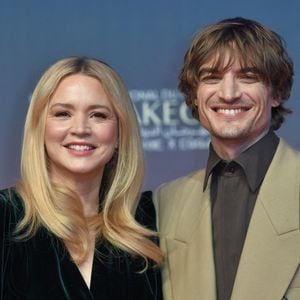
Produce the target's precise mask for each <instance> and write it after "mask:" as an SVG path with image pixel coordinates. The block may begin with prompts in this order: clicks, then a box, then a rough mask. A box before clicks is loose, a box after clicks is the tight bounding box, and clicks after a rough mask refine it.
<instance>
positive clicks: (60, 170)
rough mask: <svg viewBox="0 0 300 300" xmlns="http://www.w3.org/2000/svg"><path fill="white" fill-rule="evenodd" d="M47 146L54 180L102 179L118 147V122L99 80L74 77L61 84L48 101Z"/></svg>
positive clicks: (85, 76) (65, 79) (77, 75)
mask: <svg viewBox="0 0 300 300" xmlns="http://www.w3.org/2000/svg"><path fill="white" fill-rule="evenodd" d="M45 147H46V151H47V155H48V159H49V165H50V174H51V177H52V178H53V179H54V180H59V181H58V182H60V181H61V180H64V179H67V178H68V177H70V176H71V177H75V178H76V177H78V178H83V177H86V178H93V177H98V178H100V179H101V177H102V174H103V170H104V167H105V165H106V164H107V163H108V162H109V161H110V160H111V158H112V156H113V154H114V151H115V149H116V148H117V147H118V120H117V116H116V115H115V113H114V110H113V108H112V105H111V102H110V100H109V97H108V95H107V94H106V93H105V91H104V89H103V87H102V85H101V83H100V82H99V81H98V80H97V79H95V78H93V77H89V76H87V75H83V74H75V75H70V76H68V77H66V78H64V79H63V80H62V81H61V83H60V84H59V85H58V87H57V89H56V91H55V92H54V94H53V96H52V98H51V100H50V102H49V107H48V113H47V119H46V126H45Z"/></svg>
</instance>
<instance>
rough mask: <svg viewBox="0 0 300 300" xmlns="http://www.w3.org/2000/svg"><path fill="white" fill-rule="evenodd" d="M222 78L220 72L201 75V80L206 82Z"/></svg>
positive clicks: (214, 81)
mask: <svg viewBox="0 0 300 300" xmlns="http://www.w3.org/2000/svg"><path fill="white" fill-rule="evenodd" d="M221 79H222V76H221V75H218V74H208V75H203V76H201V77H200V81H202V82H205V83H216V82H218V81H219V80H221Z"/></svg>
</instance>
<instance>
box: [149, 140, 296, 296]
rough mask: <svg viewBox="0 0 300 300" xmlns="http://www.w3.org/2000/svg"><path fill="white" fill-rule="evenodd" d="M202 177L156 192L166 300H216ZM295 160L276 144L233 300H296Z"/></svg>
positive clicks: (191, 177)
mask: <svg viewBox="0 0 300 300" xmlns="http://www.w3.org/2000/svg"><path fill="white" fill-rule="evenodd" d="M204 175H205V170H200V171H198V172H195V173H192V174H190V175H188V176H186V177H183V178H180V179H177V180H175V181H172V182H170V183H167V184H165V185H162V186H161V187H160V188H158V189H157V191H156V192H155V195H154V201H155V205H156V209H157V212H158V223H159V224H158V228H159V232H160V238H161V242H160V243H161V248H162V250H163V251H164V252H165V253H166V259H165V263H164V265H163V291H164V297H165V298H164V300H197V299H203V300H215V299H216V288H215V270H214V259H213V245H212V227H211V206H210V199H209V190H210V189H209V186H208V188H207V189H206V191H205V192H203V181H204ZM299 202H300V153H299V152H297V151H295V150H293V149H292V148H290V147H289V146H288V145H287V144H286V143H285V142H284V141H283V140H280V143H279V146H278V149H277V151H276V153H275V156H274V158H273V160H272V163H271V165H270V167H269V169H268V171H267V174H266V176H265V179H264V181H263V183H262V186H261V188H260V191H259V194H258V197H257V200H256V205H255V208H254V211H253V215H252V218H251V221H250V224H249V228H248V233H247V237H246V240H245V244H244V249H243V252H242V255H241V259H240V263H239V267H238V271H237V275H236V279H235V283H234V287H233V292H232V297H231V299H232V300H254V299H255V300H280V299H290V300H300V267H299V262H300V231H299V222H300V220H299V210H300V206H299Z"/></svg>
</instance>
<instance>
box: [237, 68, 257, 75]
mask: <svg viewBox="0 0 300 300" xmlns="http://www.w3.org/2000/svg"><path fill="white" fill-rule="evenodd" d="M240 72H241V73H248V72H249V73H254V74H259V73H260V72H259V71H258V69H257V68H256V67H243V68H241V69H240Z"/></svg>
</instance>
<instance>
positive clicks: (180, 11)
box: [0, 0, 300, 189]
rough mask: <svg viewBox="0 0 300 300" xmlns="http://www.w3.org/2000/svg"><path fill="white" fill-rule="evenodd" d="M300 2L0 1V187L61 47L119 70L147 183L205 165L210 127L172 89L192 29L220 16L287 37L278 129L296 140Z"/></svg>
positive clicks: (13, 177) (12, 168) (9, 177)
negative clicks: (286, 77) (289, 68)
mask: <svg viewBox="0 0 300 300" xmlns="http://www.w3.org/2000/svg"><path fill="white" fill-rule="evenodd" d="M299 11H300V2H299V1H297V0H291V1H288V2H286V1H277V0H266V1H264V0H252V1H245V2H244V3H243V1H238V0H228V1H202V0H161V1H158V0H157V1H155V0H154V1H141V0H132V1H131V0H128V1H117V0H111V1H99V0H98V1H97V0H89V1H83V0H52V1H39V0H28V1H22V0H9V1H8V0H0V111H1V117H0V141H1V147H0V188H4V187H6V186H8V185H12V184H14V183H15V182H16V181H17V180H18V178H19V161H20V158H19V157H20V146H21V141H22V133H23V125H24V119H25V115H26V111H27V107H28V104H29V101H30V95H31V93H32V91H33V89H34V86H35V85H36V83H37V81H38V79H39V77H40V76H41V73H42V72H43V71H44V70H45V69H46V68H47V67H48V66H49V65H50V64H52V63H53V62H55V61H56V60H58V59H61V58H63V57H66V56H71V55H83V56H90V57H95V58H98V59H102V60H104V61H106V62H107V63H109V64H110V65H111V66H112V67H113V68H114V69H116V70H117V71H118V73H119V74H120V75H121V76H122V77H123V79H124V81H125V83H126V85H127V87H128V89H129V92H130V95H131V98H132V100H133V101H134V104H135V107H136V112H137V115H138V119H139V122H140V126H141V134H142V137H143V144H144V150H145V159H146V165H147V173H146V180H145V187H144V188H145V189H154V188H155V187H157V186H158V185H159V184H161V183H163V182H165V181H168V180H171V179H173V178H176V177H179V176H182V175H184V174H186V173H188V172H190V171H193V170H196V169H197V168H199V167H203V166H205V162H206V158H207V148H208V145H209V142H210V139H209V135H208V133H207V132H206V131H205V130H204V129H203V128H202V127H201V126H200V125H199V124H198V123H197V122H196V121H195V120H194V119H193V118H191V116H190V114H189V112H188V110H187V108H186V106H185V104H184V101H183V97H182V95H181V94H180V93H179V92H178V90H177V84H178V74H179V70H180V68H181V65H182V62H183V56H184V53H185V51H186V49H187V48H188V46H189V44H190V41H191V39H192V37H193V35H194V34H195V33H196V32H197V31H198V30H199V29H200V28H202V27H203V26H205V25H208V24H210V23H213V22H216V21H219V20H221V19H224V18H230V17H236V16H242V17H246V18H251V19H256V20H258V21H260V22H262V23H264V24H265V25H267V26H268V27H270V28H271V29H273V30H274V31H276V32H277V33H279V34H280V35H281V36H282V37H283V38H284V40H285V41H286V44H287V49H288V51H289V53H290V55H291V57H292V58H293V60H294V63H295V73H296V74H295V80H294V88H293V91H292V95H291V98H290V100H289V102H288V103H287V106H288V107H289V108H290V109H292V110H293V114H292V115H290V116H288V117H287V121H286V123H285V124H284V125H283V127H282V129H280V131H279V132H278V134H279V135H280V136H281V137H283V138H284V139H285V140H287V141H288V143H290V144H291V145H293V146H294V147H295V148H297V149H300V137H299V130H300V80H299V78H300V77H299V75H300V34H299V28H300V18H299Z"/></svg>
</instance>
